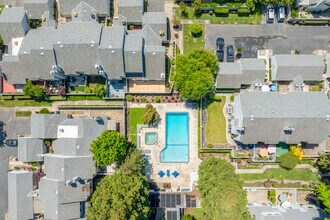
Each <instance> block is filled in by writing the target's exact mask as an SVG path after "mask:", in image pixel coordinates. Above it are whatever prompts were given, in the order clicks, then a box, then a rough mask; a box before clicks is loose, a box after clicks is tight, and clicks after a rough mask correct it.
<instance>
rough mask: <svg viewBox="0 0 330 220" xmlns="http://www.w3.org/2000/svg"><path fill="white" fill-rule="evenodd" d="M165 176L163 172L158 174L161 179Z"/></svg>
mask: <svg viewBox="0 0 330 220" xmlns="http://www.w3.org/2000/svg"><path fill="white" fill-rule="evenodd" d="M164 175H165V173H164V172H163V171H162V170H161V171H159V172H158V176H160V177H161V178H163V176H164Z"/></svg>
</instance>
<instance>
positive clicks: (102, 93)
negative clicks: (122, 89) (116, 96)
mask: <svg viewBox="0 0 330 220" xmlns="http://www.w3.org/2000/svg"><path fill="white" fill-rule="evenodd" d="M93 92H94V94H95V95H96V96H98V97H103V96H105V93H106V89H105V86H104V85H101V84H98V85H97V86H96V87H95V89H94V90H93Z"/></svg>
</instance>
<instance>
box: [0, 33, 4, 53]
mask: <svg viewBox="0 0 330 220" xmlns="http://www.w3.org/2000/svg"><path fill="white" fill-rule="evenodd" d="M2 48H3V40H2V37H1V35H0V50H1V49H2Z"/></svg>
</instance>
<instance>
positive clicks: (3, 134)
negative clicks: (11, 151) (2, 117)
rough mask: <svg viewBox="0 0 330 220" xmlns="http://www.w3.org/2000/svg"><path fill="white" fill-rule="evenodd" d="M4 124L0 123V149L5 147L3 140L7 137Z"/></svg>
mask: <svg viewBox="0 0 330 220" xmlns="http://www.w3.org/2000/svg"><path fill="white" fill-rule="evenodd" d="M4 127H5V123H3V122H2V121H0V147H4V145H5V140H6V137H7V132H6V131H5V130H4Z"/></svg>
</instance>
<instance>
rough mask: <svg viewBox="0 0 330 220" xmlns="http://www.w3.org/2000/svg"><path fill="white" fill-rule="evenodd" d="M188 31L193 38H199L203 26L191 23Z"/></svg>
mask: <svg viewBox="0 0 330 220" xmlns="http://www.w3.org/2000/svg"><path fill="white" fill-rule="evenodd" d="M190 31H191V34H192V35H193V36H194V37H200V36H201V35H202V33H203V26H202V25H201V24H199V23H192V24H191V25H190Z"/></svg>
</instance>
